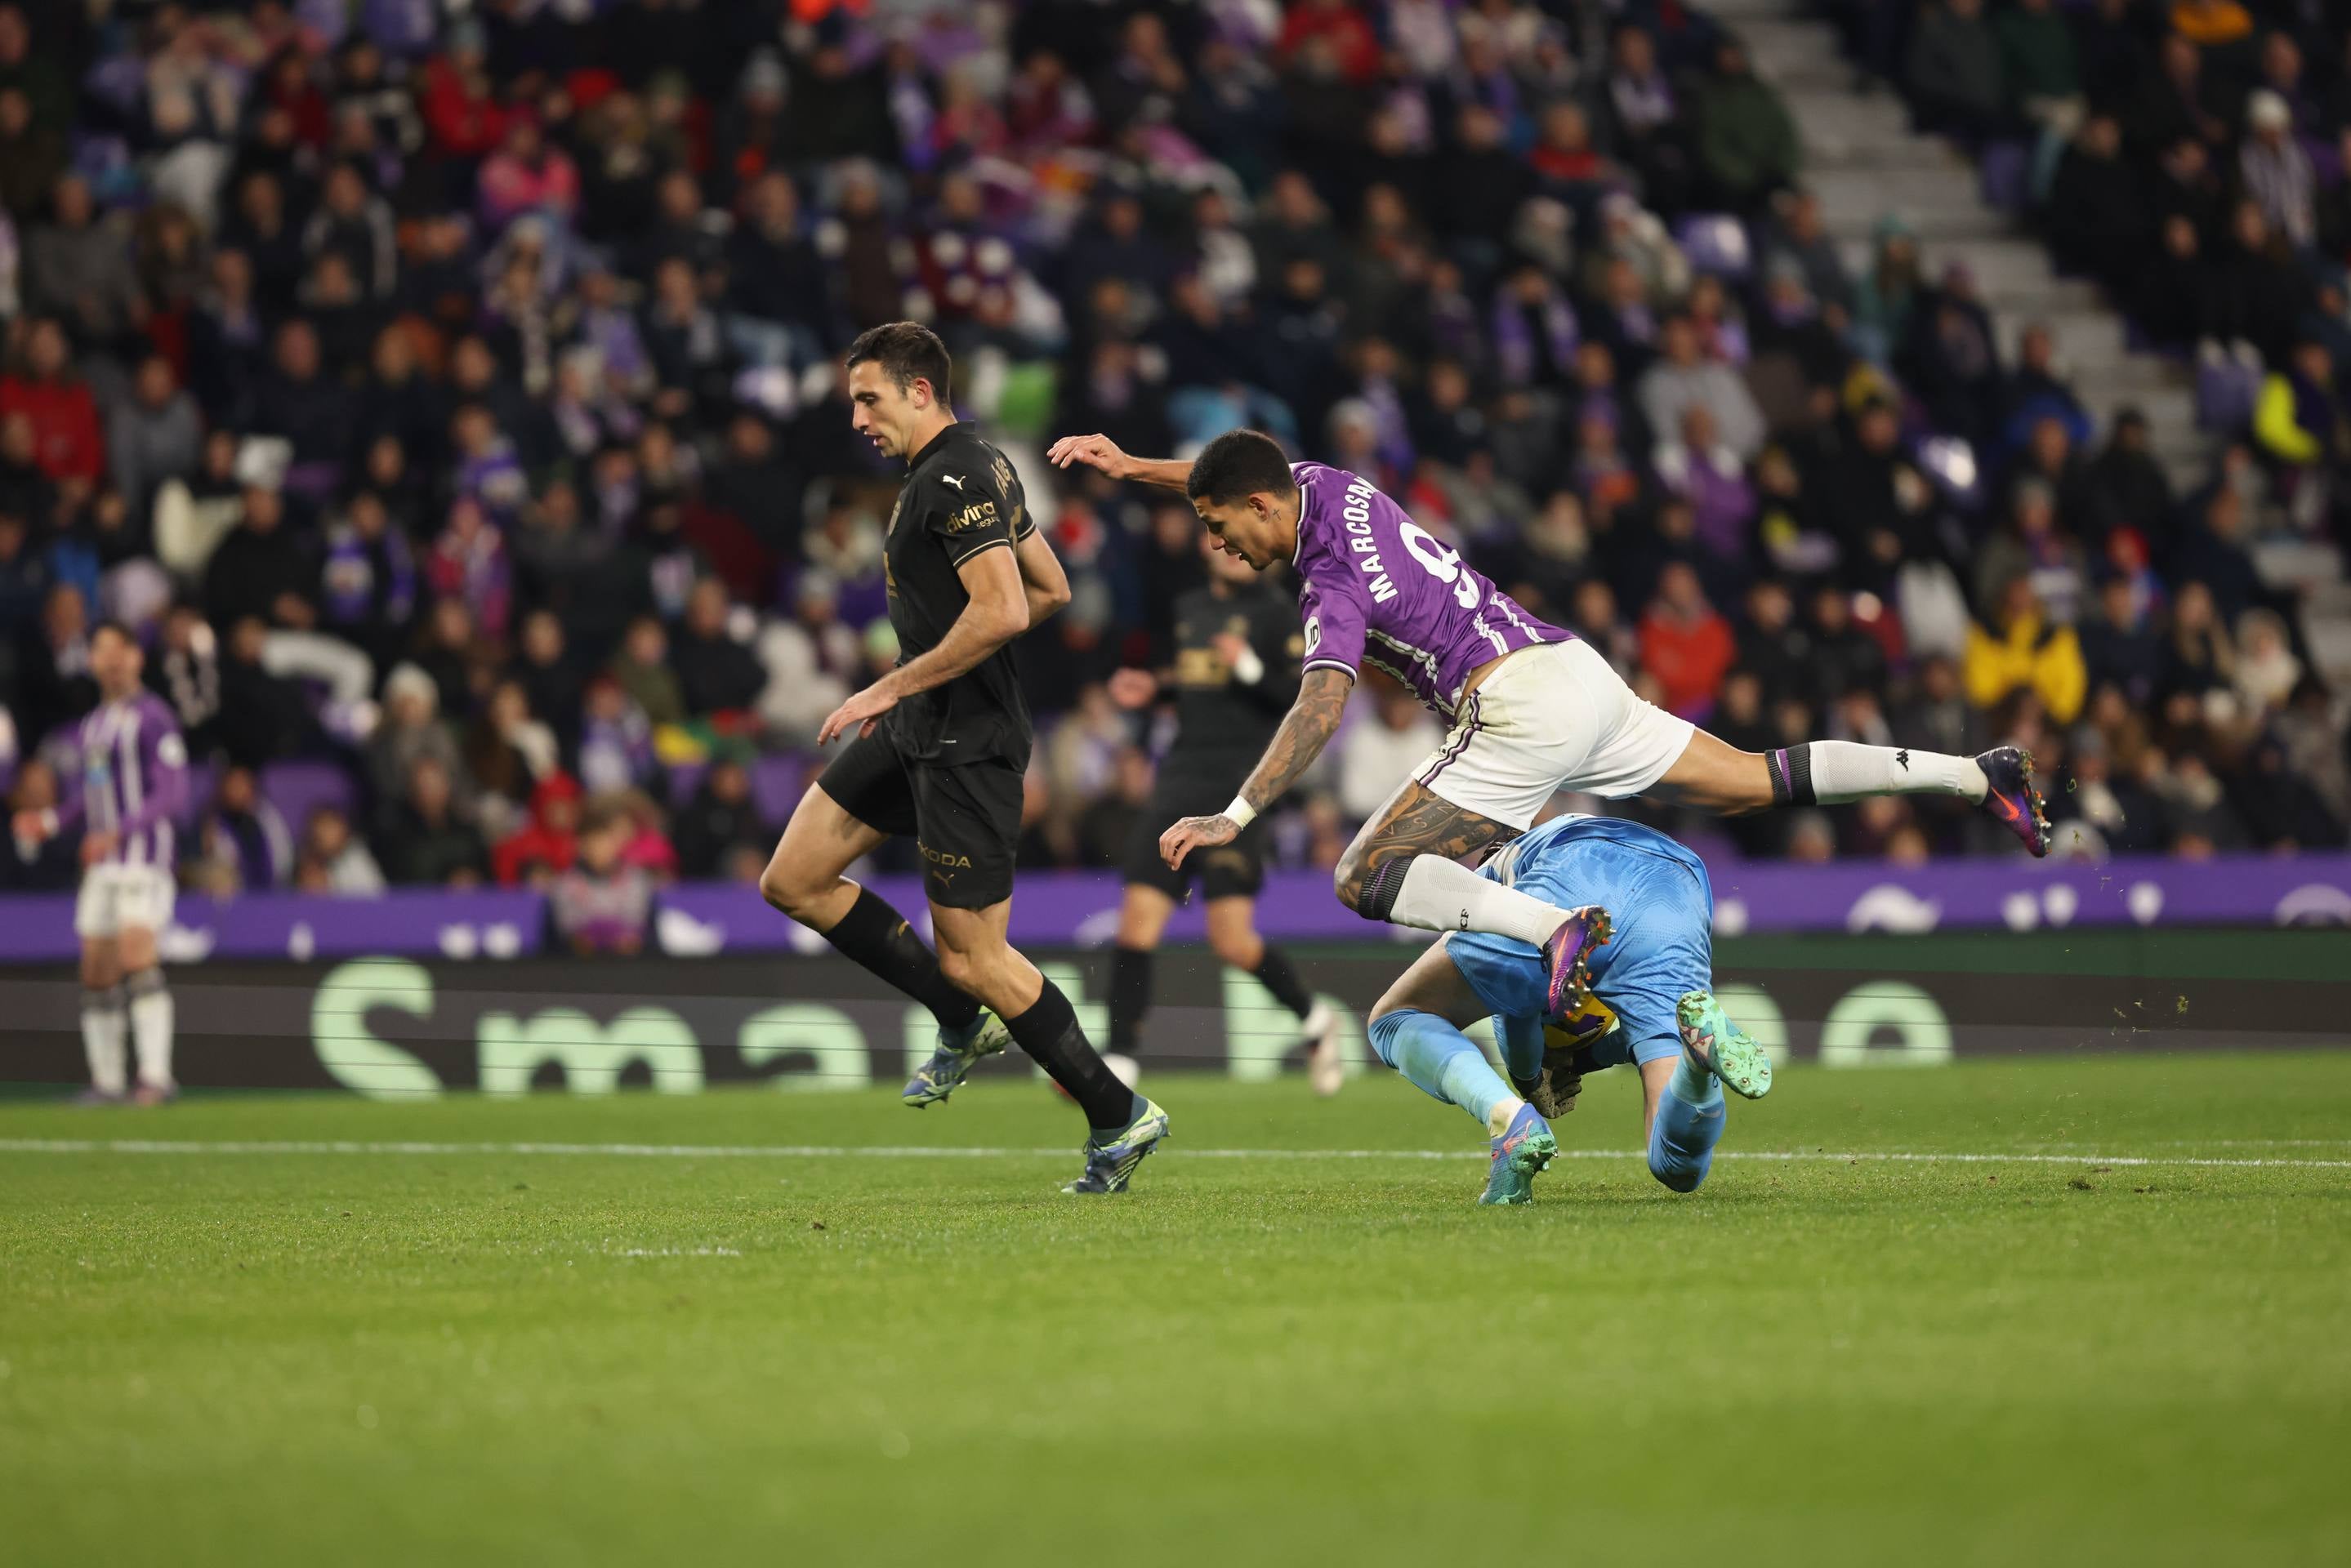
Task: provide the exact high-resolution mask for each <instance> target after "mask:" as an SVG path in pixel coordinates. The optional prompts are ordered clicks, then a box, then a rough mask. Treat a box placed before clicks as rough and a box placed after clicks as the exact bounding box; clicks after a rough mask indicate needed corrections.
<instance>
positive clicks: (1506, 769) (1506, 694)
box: [1413, 639, 1697, 828]
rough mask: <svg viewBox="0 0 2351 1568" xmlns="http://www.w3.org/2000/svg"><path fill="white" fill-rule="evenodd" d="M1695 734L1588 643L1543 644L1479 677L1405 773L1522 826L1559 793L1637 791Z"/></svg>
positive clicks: (1614, 796) (1619, 795)
mask: <svg viewBox="0 0 2351 1568" xmlns="http://www.w3.org/2000/svg"><path fill="white" fill-rule="evenodd" d="M1696 729H1697V726H1696V725H1694V724H1692V723H1691V722H1689V721H1688V720H1687V719H1677V718H1676V717H1674V715H1672V714H1671V713H1668V712H1667V711H1665V710H1664V709H1662V708H1660V707H1658V706H1657V705H1656V703H1654V702H1649V701H1644V700H1643V699H1642V698H1640V697H1637V696H1635V694H1634V692H1633V689H1632V688H1631V687H1630V686H1627V685H1626V684H1625V678H1624V677H1623V676H1621V675H1619V674H1617V673H1616V671H1615V670H1613V669H1611V668H1610V667H1609V664H1608V661H1607V660H1606V659H1604V658H1602V657H1601V656H1600V650H1599V649H1596V648H1593V646H1592V645H1591V644H1590V643H1588V642H1585V641H1583V640H1582V639H1577V640H1576V641H1573V642H1547V643H1544V644H1542V645H1541V646H1540V647H1535V648H1522V649H1519V651H1517V652H1516V653H1513V654H1512V655H1510V658H1508V659H1504V660H1503V661H1502V664H1501V667H1500V668H1499V669H1498V670H1495V671H1494V672H1493V673H1492V674H1491V675H1489V676H1487V677H1486V680H1485V681H1484V683H1483V684H1481V685H1480V686H1479V688H1478V690H1476V691H1472V692H1471V693H1470V694H1469V696H1468V701H1464V702H1463V703H1462V705H1461V709H1460V711H1459V713H1458V715H1457V716H1456V717H1455V720H1454V723H1453V728H1452V729H1451V730H1450V731H1448V732H1447V733H1446V736H1445V743H1444V744H1443V745H1441V746H1439V747H1437V750H1436V751H1434V752H1432V753H1429V755H1428V757H1427V758H1426V760H1425V761H1424V762H1423V763H1421V764H1420V766H1419V768H1418V769H1417V770H1416V771H1415V773H1414V774H1413V777H1414V778H1415V779H1416V780H1418V781H1419V782H1420V784H1422V785H1423V786H1424V787H1425V788H1426V789H1427V790H1428V791H1429V792H1430V793H1431V794H1435V795H1437V796H1438V797H1439V798H1441V799H1444V800H1448V801H1451V802H1452V803H1453V804H1454V805H1458V806H1460V807H1461V808H1462V809H1463V810H1465V811H1474V812H1476V813H1477V814H1478V815H1480V816H1486V817H1491V818H1492V819H1493V820H1494V821H1496V822H1499V823H1501V824H1503V825H1504V826H1510V827H1517V828H1525V827H1529V826H1532V825H1533V823H1534V820H1535V816H1536V815H1537V814H1538V813H1539V812H1541V810H1542V808H1543V806H1544V805H1546V804H1548V803H1549V801H1550V800H1551V797H1552V795H1553V794H1557V793H1558V792H1559V791H1561V790H1572V791H1574V792H1575V793H1577V794H1596V795H1600V796H1603V797H1604V798H1606V799H1609V800H1623V799H1625V798H1627V797H1629V796H1632V795H1636V794H1644V793H1646V791H1648V790H1649V789H1651V788H1653V787H1654V786H1655V785H1656V782H1657V781H1658V780H1659V779H1661V778H1663V777H1665V776H1666V773H1667V770H1668V769H1670V768H1671V767H1672V766H1673V765H1674V763H1676V762H1677V761H1678V760H1679V759H1680V757H1681V754H1682V753H1683V751H1684V750H1685V749H1687V747H1688V745H1689V742H1690V735H1691V734H1692V733H1693V732H1695V731H1696Z"/></svg>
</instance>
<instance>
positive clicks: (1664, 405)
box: [1640, 316, 1765, 461]
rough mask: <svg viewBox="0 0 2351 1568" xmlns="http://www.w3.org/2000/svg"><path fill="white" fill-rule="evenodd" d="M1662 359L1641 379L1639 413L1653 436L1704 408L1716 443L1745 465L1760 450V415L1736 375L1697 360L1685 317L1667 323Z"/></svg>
mask: <svg viewBox="0 0 2351 1568" xmlns="http://www.w3.org/2000/svg"><path fill="white" fill-rule="evenodd" d="M1659 342H1660V344H1661V345H1662V346H1663V348H1664V350H1665V352H1664V356H1663V358H1660V359H1659V360H1658V361H1657V363H1656V364H1655V365H1653V366H1651V367H1650V368H1649V369H1648V371H1647V373H1646V374H1645V375H1644V376H1643V377H1642V378H1641V393H1640V400H1641V413H1642V416H1643V417H1644V418H1645V419H1646V420H1647V421H1648V423H1649V428H1650V429H1651V430H1655V431H1679V430H1680V429H1681V428H1682V413H1683V411H1684V410H1687V409H1690V408H1693V407H1703V408H1704V409H1705V410H1707V413H1708V416H1709V418H1710V419H1711V420H1712V421H1713V425H1714V433H1715V437H1716V439H1717V440H1719V441H1721V442H1722V444H1723V445H1724V446H1726V447H1728V448H1729V450H1730V451H1732V452H1736V453H1737V454H1738V455H1739V457H1740V459H1741V460H1742V461H1744V460H1746V459H1749V458H1751V457H1753V456H1754V455H1755V454H1756V453H1757V452H1760V451H1761V450H1762V446H1763V437H1764V433H1765V432H1764V427H1763V414H1762V411H1761V410H1759V409H1758V408H1756V406H1755V398H1754V395H1753V394H1752V393H1750V391H1748V389H1747V384H1746V383H1745V382H1744V381H1742V380H1740V379H1739V374H1738V372H1737V371H1735V370H1733V369H1731V368H1730V367H1729V366H1728V365H1725V364H1722V363H1720V362H1719V361H1714V360H1707V359H1702V358H1700V357H1699V341H1698V327H1697V324H1696V323H1694V322H1693V321H1691V320H1690V318H1689V317H1686V316H1677V317H1671V318H1669V319H1668V320H1667V322H1666V326H1665V330H1664V332H1663V333H1662V334H1661V335H1660V337H1659Z"/></svg>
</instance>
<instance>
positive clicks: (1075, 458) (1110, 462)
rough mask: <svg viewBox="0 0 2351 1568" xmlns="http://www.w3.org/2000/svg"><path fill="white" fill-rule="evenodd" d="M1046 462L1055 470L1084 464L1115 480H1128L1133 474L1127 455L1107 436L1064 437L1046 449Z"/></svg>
mask: <svg viewBox="0 0 2351 1568" xmlns="http://www.w3.org/2000/svg"><path fill="white" fill-rule="evenodd" d="M1045 461H1046V462H1050V463H1051V464H1052V465H1053V466H1054V467H1055V468H1067V467H1069V466H1070V464H1071V463H1073V462H1082V463H1084V464H1085V465H1086V466H1087V467H1088V468H1099V469H1101V470H1102V472H1104V473H1107V474H1109V475H1110V476H1111V477H1112V478H1113V479H1125V478H1128V477H1129V476H1130V475H1131V473H1132V472H1133V471H1132V469H1131V468H1130V467H1129V464H1128V459H1127V455H1126V453H1125V452H1123V451H1121V450H1120V448H1119V444H1118V442H1116V441H1113V440H1111V439H1110V437H1108V436H1106V435H1081V436H1063V437H1062V438H1061V440H1059V441H1055V442H1054V443H1053V444H1052V445H1051V446H1050V447H1048V448H1046V449H1045Z"/></svg>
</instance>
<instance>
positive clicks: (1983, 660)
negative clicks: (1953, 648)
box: [1967, 576, 2089, 724]
mask: <svg viewBox="0 0 2351 1568" xmlns="http://www.w3.org/2000/svg"><path fill="white" fill-rule="evenodd" d="M1995 602H1996V606H1997V607H1996V608H1995V610H1994V612H1993V615H1992V618H1991V621H1990V622H1989V623H1988V624H1986V625H1982V626H1974V627H1970V628H1968V658H1967V687H1968V701H1970V702H1972V703H1974V704H1975V705H1976V706H1977V707H1979V708H1991V707H1994V706H1997V705H1998V704H1999V703H2000V702H2001V701H2003V700H2005V699H2006V698H2007V697H2009V696H2010V695H2011V693H2013V692H2016V691H2031V692H2032V693H2033V694H2034V695H2035V696H2037V697H2039V698H2040V699H2041V702H2042V705H2043V707H2044V708H2046V709H2047V710H2048V711H2049V716H2050V717H2051V718H2052V719H2053V720H2054V721H2056V722H2058V723H2060V724H2070V723H2072V722H2074V715H2075V714H2077V713H2079V712H2080V711H2082V701H2083V698H2084V696H2085V693H2086V691H2087V689H2088V685H2089V676H2088V674H2087V672H2086V671H2085V670H2084V668H2083V664H2082V646H2081V640H2080V639H2079V638H2077V637H2076V636H2075V635H2074V628H2072V627H2070V626H2056V625H2052V624H2051V623H2050V622H2049V621H2048V619H2047V618H2046V616H2045V615H2044V614H2043V609H2042V606H2041V600H2040V597H2039V596H2038V595H2036V594H2035V593H2034V592H2033V591H2032V582H2031V580H2030V579H2029V578H2027V577H2024V576H2014V577H2011V578H2009V579H2008V581H2007V583H2006V584H2005V585H2004V586H2003V587H2001V590H2000V596H1999V597H1998V599H1997V600H1996V601H1995Z"/></svg>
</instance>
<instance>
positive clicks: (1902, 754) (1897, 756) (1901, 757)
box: [1894, 749, 1910, 774]
mask: <svg viewBox="0 0 2351 1568" xmlns="http://www.w3.org/2000/svg"><path fill="white" fill-rule="evenodd" d="M1894 760H1895V761H1896V762H1897V763H1901V764H1902V771H1903V772H1904V773H1906V774H1907V773H1908V772H1909V771H1910V753H1909V752H1908V751H1907V749H1906V750H1903V751H1899V752H1896V753H1894Z"/></svg>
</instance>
